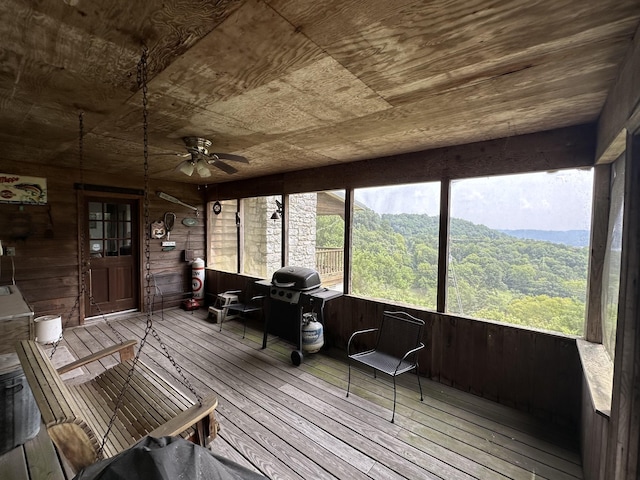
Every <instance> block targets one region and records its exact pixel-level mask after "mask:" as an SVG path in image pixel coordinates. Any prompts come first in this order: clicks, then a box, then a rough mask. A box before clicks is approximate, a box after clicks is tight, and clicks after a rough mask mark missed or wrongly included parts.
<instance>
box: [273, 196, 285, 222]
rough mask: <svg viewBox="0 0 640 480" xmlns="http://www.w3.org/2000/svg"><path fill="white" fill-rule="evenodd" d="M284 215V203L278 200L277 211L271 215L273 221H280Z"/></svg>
mask: <svg viewBox="0 0 640 480" xmlns="http://www.w3.org/2000/svg"><path fill="white" fill-rule="evenodd" d="M282 213H283V209H282V203H280V202H279V201H278V200H276V211H275V212H273V213H272V214H271V220H280V217H281V216H282Z"/></svg>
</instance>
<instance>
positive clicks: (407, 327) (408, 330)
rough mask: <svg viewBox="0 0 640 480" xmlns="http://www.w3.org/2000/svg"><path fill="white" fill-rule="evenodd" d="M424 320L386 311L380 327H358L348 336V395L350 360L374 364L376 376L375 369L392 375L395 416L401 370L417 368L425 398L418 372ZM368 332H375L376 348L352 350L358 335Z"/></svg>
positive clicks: (394, 414) (392, 421) (406, 314)
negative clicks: (364, 328)
mask: <svg viewBox="0 0 640 480" xmlns="http://www.w3.org/2000/svg"><path fill="white" fill-rule="evenodd" d="M423 327H424V321H423V320H420V319H418V318H415V317H413V316H412V315H409V314H408V313H406V312H383V315H382V320H381V322H380V326H379V327H378V328H368V329H366V330H358V331H356V332H354V333H353V334H352V335H351V337H350V338H349V343H348V344H347V355H348V357H349V381H348V383H347V397H348V396H349V388H350V386H351V361H352V360H353V361H355V362H358V363H361V364H363V365H366V366H368V367H371V368H372V369H373V376H374V378H375V377H376V372H383V373H386V374H387V375H391V377H392V378H393V415H392V416H391V423H394V420H395V416H396V377H397V376H398V375H400V374H402V373H405V372H408V371H410V370H413V369H415V371H416V376H417V377H418V386H419V387H420V401H423V399H424V397H423V396H422V385H421V384H420V375H419V373H418V352H419V351H420V350H422V349H423V348H424V343H422V341H421V340H422V330H423ZM367 333H376V339H375V343H374V346H373V348H371V349H369V350H365V351H362V352H357V353H351V347H352V343H353V342H354V339H355V338H356V337H359V336H360V335H364V334H367Z"/></svg>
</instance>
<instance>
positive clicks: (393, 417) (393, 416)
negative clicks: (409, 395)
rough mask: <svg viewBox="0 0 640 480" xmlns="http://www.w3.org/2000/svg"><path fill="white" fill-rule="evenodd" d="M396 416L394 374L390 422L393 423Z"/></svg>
mask: <svg viewBox="0 0 640 480" xmlns="http://www.w3.org/2000/svg"><path fill="white" fill-rule="evenodd" d="M395 418H396V376H395V375H394V376H393V414H392V415H391V423H395V422H394V420H395Z"/></svg>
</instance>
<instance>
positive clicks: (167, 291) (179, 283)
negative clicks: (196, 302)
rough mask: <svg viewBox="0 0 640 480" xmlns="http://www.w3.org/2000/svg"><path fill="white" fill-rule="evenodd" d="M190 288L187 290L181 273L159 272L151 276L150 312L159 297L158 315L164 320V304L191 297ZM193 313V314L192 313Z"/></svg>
mask: <svg viewBox="0 0 640 480" xmlns="http://www.w3.org/2000/svg"><path fill="white" fill-rule="evenodd" d="M190 288H191V286H190V285H189V287H188V288H187V285H186V283H185V278H184V275H183V274H182V272H160V273H154V274H152V275H151V289H152V295H153V298H152V300H151V311H152V312H153V310H155V305H156V303H157V297H160V313H161V315H162V319H163V320H164V302H165V300H167V301H172V300H184V299H187V298H191V297H193V292H192V291H191V289H190ZM192 313H193V312H192Z"/></svg>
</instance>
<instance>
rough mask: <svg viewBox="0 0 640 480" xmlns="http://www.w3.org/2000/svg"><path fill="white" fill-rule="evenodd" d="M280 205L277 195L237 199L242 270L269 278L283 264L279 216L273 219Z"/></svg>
mask: <svg viewBox="0 0 640 480" xmlns="http://www.w3.org/2000/svg"><path fill="white" fill-rule="evenodd" d="M276 201H277V202H280V204H282V198H281V197H280V196H279V195H277V196H276V195H273V196H268V197H253V198H243V199H242V200H240V202H241V208H240V215H239V218H240V226H239V227H240V229H241V233H240V237H241V241H240V245H241V247H242V257H241V258H242V265H241V273H244V274H246V275H251V276H254V277H259V278H271V276H272V275H273V272H275V271H276V270H278V269H279V268H281V267H282V216H281V215H278V216H279V217H280V218H272V217H273V216H274V215H273V213H274V212H277V211H278V210H279V208H278V204H277V203H276Z"/></svg>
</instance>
